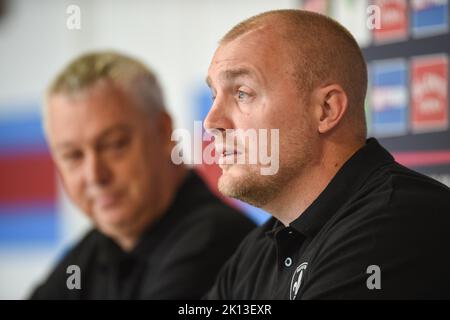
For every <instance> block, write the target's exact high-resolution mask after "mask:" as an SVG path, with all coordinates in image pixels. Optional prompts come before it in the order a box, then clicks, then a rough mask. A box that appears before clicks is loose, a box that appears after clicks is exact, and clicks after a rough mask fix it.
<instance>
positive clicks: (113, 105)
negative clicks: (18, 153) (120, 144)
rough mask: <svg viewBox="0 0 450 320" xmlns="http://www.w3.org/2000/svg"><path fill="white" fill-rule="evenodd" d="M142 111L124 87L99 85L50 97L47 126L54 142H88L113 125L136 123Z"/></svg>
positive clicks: (133, 124) (140, 117) (131, 124)
mask: <svg viewBox="0 0 450 320" xmlns="http://www.w3.org/2000/svg"><path fill="white" fill-rule="evenodd" d="M142 113H143V112H140V110H139V109H138V107H137V106H135V105H133V100H132V99H131V98H130V97H129V95H127V94H126V93H125V92H124V91H123V90H121V89H119V88H116V87H115V86H112V85H106V84H98V85H97V84H96V85H94V86H93V87H92V88H89V89H86V90H83V91H82V92H80V93H77V94H75V95H65V94H55V95H52V96H50V97H49V99H48V105H47V129H48V133H49V138H50V140H51V141H53V142H61V141H63V142H68V141H73V142H77V141H86V140H90V139H95V138H96V137H97V136H99V135H101V134H102V133H103V132H104V131H106V130H108V129H110V128H111V127H114V126H118V125H127V124H128V125H130V126H136V125H138V124H139V123H140V122H141V121H142V120H139V119H142Z"/></svg>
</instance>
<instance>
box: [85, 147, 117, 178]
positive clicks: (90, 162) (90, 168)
mask: <svg viewBox="0 0 450 320" xmlns="http://www.w3.org/2000/svg"><path fill="white" fill-rule="evenodd" d="M111 178H112V174H111V170H110V169H109V168H108V165H107V164H106V162H105V161H104V160H103V159H102V158H101V156H100V155H99V154H96V153H94V152H93V153H91V154H90V155H88V156H87V157H86V162H85V179H86V182H87V183H88V184H91V185H107V184H108V183H109V182H110V180H111Z"/></svg>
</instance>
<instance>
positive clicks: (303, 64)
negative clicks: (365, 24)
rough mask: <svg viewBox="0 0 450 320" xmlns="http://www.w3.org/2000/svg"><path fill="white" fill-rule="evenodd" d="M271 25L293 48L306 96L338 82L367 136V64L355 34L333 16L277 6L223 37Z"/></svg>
mask: <svg viewBox="0 0 450 320" xmlns="http://www.w3.org/2000/svg"><path fill="white" fill-rule="evenodd" d="M263 26H267V27H268V28H270V30H271V31H274V32H276V33H277V34H278V35H279V38H280V39H282V40H283V41H284V42H283V45H285V48H286V49H287V50H289V53H290V56H291V59H290V61H288V63H292V66H293V70H294V76H295V81H297V83H298V86H299V89H300V91H301V93H302V94H303V96H306V95H308V93H309V92H311V90H313V89H314V88H315V87H317V86H320V85H323V84H326V83H329V82H338V83H339V84H340V85H342V87H343V88H344V90H345V91H346V93H347V95H348V99H349V111H350V114H349V116H350V118H351V119H352V121H353V122H354V124H355V128H356V129H357V131H358V137H359V138H360V139H362V140H365V137H366V130H367V129H366V121H365V113H364V101H365V97H366V91H367V82H368V79H367V78H368V77H367V66H366V62H365V60H364V56H363V54H362V52H361V49H360V48H359V46H358V43H357V42H356V40H355V38H354V37H353V36H352V34H351V33H350V32H349V31H348V30H347V29H345V27H343V26H342V25H341V24H339V23H338V22H336V21H334V20H333V19H331V18H329V17H327V16H324V15H321V14H318V13H314V12H309V11H303V10H295V9H291V10H275V11H268V12H264V13H261V14H259V15H256V16H253V17H251V18H248V19H246V20H244V21H242V22H241V23H239V24H237V25H236V26H234V27H233V28H232V29H231V30H230V31H228V32H227V34H226V35H225V36H224V37H223V38H222V39H221V40H220V42H219V44H220V45H224V44H226V43H228V42H231V41H233V40H234V39H236V38H238V37H240V36H241V35H244V34H246V33H247V32H250V31H253V30H256V29H258V28H261V27H263Z"/></svg>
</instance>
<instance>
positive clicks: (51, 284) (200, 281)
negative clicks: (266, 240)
mask: <svg viewBox="0 0 450 320" xmlns="http://www.w3.org/2000/svg"><path fill="white" fill-rule="evenodd" d="M44 126H45V131H46V135H47V139H48V143H49V146H50V149H51V153H52V156H53V159H54V161H55V163H56V166H57V169H58V171H59V173H60V175H61V178H62V182H63V185H64V188H65V190H66V191H67V193H68V195H69V196H70V198H71V199H72V200H73V202H74V203H75V204H76V205H77V206H79V207H80V209H81V210H82V211H83V212H85V213H86V214H87V216H88V217H89V218H90V220H92V222H93V224H94V229H93V230H91V231H90V232H89V233H88V234H87V235H86V236H85V237H84V238H83V239H82V240H81V241H80V242H79V243H78V244H77V245H76V246H75V247H74V248H73V249H71V250H70V251H69V252H68V254H67V255H66V256H65V257H64V259H63V260H62V261H61V262H60V263H59V264H58V266H57V267H56V268H55V270H53V272H52V273H51V274H50V276H49V277H48V279H47V280H46V281H45V282H44V283H43V284H42V285H41V286H39V287H38V288H37V289H36V290H35V292H34V293H33V295H32V298H34V299H182V298H190V299H195V298H199V297H201V296H202V295H203V294H204V293H205V291H206V290H207V289H208V288H209V287H210V286H211V285H212V283H213V281H214V278H215V276H216V274H217V272H218V270H219V268H220V267H221V266H222V265H223V263H224V262H225V261H226V260H227V258H228V257H229V256H230V255H231V254H232V253H233V251H234V250H235V248H236V246H237V245H238V243H239V242H240V241H241V240H242V238H243V237H244V236H245V235H246V234H247V233H248V232H249V231H250V230H251V229H252V227H253V224H252V223H251V222H250V221H249V220H247V218H245V217H244V216H243V215H241V214H240V213H239V212H237V211H235V210H234V209H232V208H230V207H228V206H226V205H225V204H224V203H222V202H221V201H220V200H219V199H218V198H216V197H215V196H214V195H213V194H212V193H211V192H210V191H209V190H208V189H207V187H206V185H205V184H204V183H203V181H202V180H201V179H200V178H199V177H198V176H197V175H196V174H195V173H194V172H193V171H191V170H188V169H187V168H186V167H184V166H183V165H174V164H173V163H172V161H171V151H172V148H173V143H172V141H171V134H172V123H171V118H170V117H169V115H168V114H167V112H166V111H165V105H164V102H163V97H162V92H161V90H160V87H159V85H158V83H157V79H156V78H155V75H154V74H153V73H152V72H151V71H150V70H148V69H147V68H146V67H145V66H144V65H142V64H141V63H140V62H138V61H136V60H134V59H132V58H129V57H126V56H124V55H120V54H117V53H114V52H98V53H92V54H87V55H84V56H81V57H79V58H78V59H76V60H75V61H73V62H72V63H70V64H69V65H68V66H67V67H66V68H65V69H64V70H63V71H62V72H61V74H59V75H58V77H57V78H56V79H55V80H54V82H53V83H52V84H51V86H50V88H49V90H48V93H47V96H46V103H45V110H44ZM71 266H76V267H77V268H79V270H80V271H81V273H80V275H81V279H80V284H81V285H80V286H78V288H77V287H72V286H70V285H69V282H70V281H69V280H70V279H69V280H68V278H69V276H70V275H71V273H70V272H69V271H71V270H73V269H68V268H69V267H71ZM72 268H73V267H72Z"/></svg>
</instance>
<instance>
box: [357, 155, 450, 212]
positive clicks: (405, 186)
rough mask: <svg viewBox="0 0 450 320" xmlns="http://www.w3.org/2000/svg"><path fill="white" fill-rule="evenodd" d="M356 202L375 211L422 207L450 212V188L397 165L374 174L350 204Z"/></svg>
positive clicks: (415, 210)
mask: <svg viewBox="0 0 450 320" xmlns="http://www.w3.org/2000/svg"><path fill="white" fill-rule="evenodd" d="M353 202H361V203H366V204H368V205H369V206H371V207H373V209H375V210H380V209H382V210H387V209H388V208H393V209H395V208H397V209H398V210H397V212H398V211H399V209H400V208H402V209H406V208H410V209H411V211H410V212H411V213H413V212H418V209H419V208H422V207H423V206H427V207H428V209H432V208H449V209H450V188H449V187H447V186H446V185H444V184H442V183H440V182H439V181H437V180H435V179H432V178H430V177H428V176H426V175H424V174H421V173H419V172H416V171H414V170H411V169H409V168H406V167H404V166H402V165H400V164H398V163H395V162H394V163H391V164H388V165H385V166H383V167H381V168H379V169H378V171H377V172H375V173H374V174H373V175H371V176H370V177H369V178H368V179H367V181H366V182H365V183H364V184H363V186H362V187H361V188H360V189H359V190H358V191H357V192H356V194H355V195H354V196H353V197H352V199H350V201H349V203H353ZM418 205H419V207H417V206H418ZM368 211H369V212H370V210H368ZM394 211H395V210H394Z"/></svg>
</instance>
